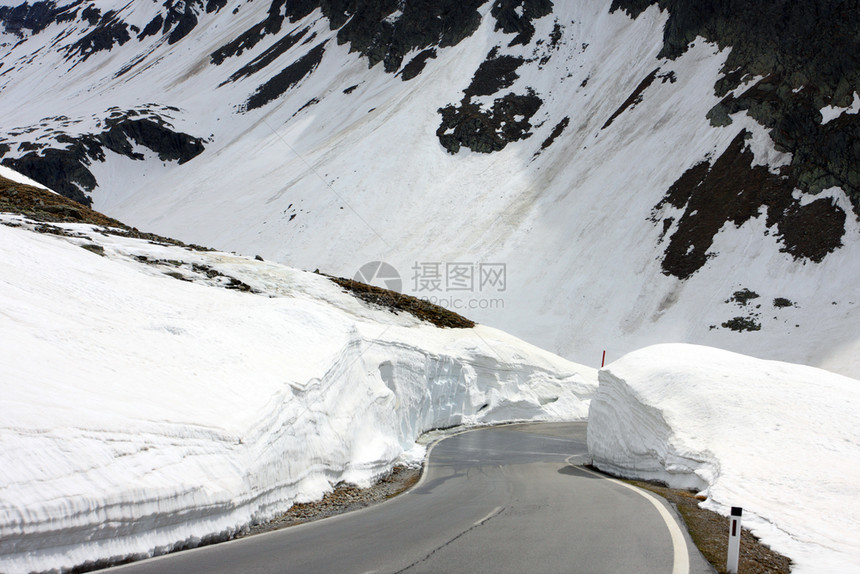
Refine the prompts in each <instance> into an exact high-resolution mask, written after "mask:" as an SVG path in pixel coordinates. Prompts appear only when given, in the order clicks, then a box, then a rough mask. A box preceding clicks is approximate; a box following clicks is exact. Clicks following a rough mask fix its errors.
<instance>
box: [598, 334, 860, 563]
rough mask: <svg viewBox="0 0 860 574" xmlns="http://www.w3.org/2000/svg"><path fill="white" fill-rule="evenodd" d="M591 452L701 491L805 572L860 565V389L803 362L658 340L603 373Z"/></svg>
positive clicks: (626, 471) (608, 462) (625, 471)
mask: <svg viewBox="0 0 860 574" xmlns="http://www.w3.org/2000/svg"><path fill="white" fill-rule="evenodd" d="M599 377H600V386H599V388H598V390H597V393H596V394H595V395H594V398H593V399H592V401H591V405H590V408H589V418H588V448H589V451H590V452H591V453H592V455H593V457H594V464H595V465H596V466H597V467H598V468H601V469H603V470H606V471H608V472H611V473H614V474H621V475H624V476H628V477H637V478H644V479H650V480H659V481H662V482H664V483H666V484H669V485H670V486H672V487H675V488H694V489H697V490H699V491H700V492H701V493H702V494H703V495H705V496H707V500H706V501H705V502H704V503H703V505H704V506H705V507H707V508H710V509H712V510H717V511H719V512H721V513H722V514H724V515H728V513H729V510H730V508H731V507H732V506H740V507H742V508H743V524H744V526H746V527H748V528H750V529H751V530H752V532H753V533H754V534H755V535H756V536H758V537H760V538H761V539H762V541H763V542H764V543H765V544H768V545H769V546H771V547H772V548H773V549H774V550H777V551H779V552H781V553H782V554H784V555H786V556H788V557H790V558H791V559H792V561H793V565H792V572H796V573H797V574H803V573H815V572H832V573H834V574H835V573H845V574H849V573H851V572H856V571H857V564H858V563H860V543H858V542H860V503H858V500H857V498H856V497H854V496H853V495H852V494H851V493H854V492H856V491H857V488H858V487H859V486H860V479H858V475H857V472H856V469H857V468H858V466H860V448H858V447H860V444H858V436H860V414H858V409H857V407H858V404H860V388H858V384H857V381H856V380H854V379H849V378H847V377H842V376H839V375H835V374H833V373H829V372H826V371H823V370H820V369H814V368H811V367H807V366H803V365H792V364H788V363H782V362H777V361H762V360H759V359H753V358H751V357H747V356H744V355H739V354H737V353H729V352H726V351H722V350H719V349H713V348H708V347H700V346H696V345H678V344H674V345H655V346H653V347H648V348H646V349H640V350H637V351H634V352H633V353H630V354H628V355H625V356H624V357H622V358H621V359H618V360H617V361H614V362H613V363H611V364H609V365H608V366H607V367H606V368H605V369H602V370H601V371H600V374H599Z"/></svg>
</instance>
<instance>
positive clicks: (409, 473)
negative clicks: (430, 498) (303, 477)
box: [237, 465, 422, 538]
mask: <svg viewBox="0 0 860 574" xmlns="http://www.w3.org/2000/svg"><path fill="white" fill-rule="evenodd" d="M421 472H422V468H420V467H412V466H402V465H401V466H395V467H394V468H393V469H392V470H391V472H390V473H388V474H387V475H385V476H383V477H381V478H380V479H379V480H377V481H376V483H374V484H373V485H372V486H370V487H368V488H359V487H357V486H355V485H353V484H346V483H340V484H337V485H336V486H335V487H334V490H332V491H331V492H329V493H328V494H326V495H325V496H323V498H322V500H319V501H316V502H304V503H299V504H294V505H293V506H292V507H290V509H289V510H288V511H287V512H285V513H284V514H282V515H280V516H278V517H276V518H273V519H272V520H269V521H268V522H264V523H262V524H257V525H254V526H252V527H251V528H250V529H249V530H248V531H247V532H246V533H244V534H242V535H241V536H238V537H237V538H244V537H245V536H252V535H254V534H260V533H263V532H270V531H272V530H279V529H281V528H287V527H289V526H295V525H297V524H303V523H305V522H313V521H314V520H321V519H323V518H328V517H330V516H335V515H337V514H343V513H344V512H351V511H353V510H359V509H361V508H367V507H368V506H372V505H374V504H379V503H380V502H385V501H386V500H388V499H389V498H392V497H394V496H397V495H398V494H400V493H401V492H403V491H405V490H407V489H409V488H411V487H412V486H413V485H414V484H415V483H417V482H418V480H419V479H420V478H421Z"/></svg>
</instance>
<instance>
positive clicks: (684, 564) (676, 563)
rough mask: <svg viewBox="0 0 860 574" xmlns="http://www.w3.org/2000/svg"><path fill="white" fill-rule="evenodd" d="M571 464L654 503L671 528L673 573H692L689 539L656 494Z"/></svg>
mask: <svg viewBox="0 0 860 574" xmlns="http://www.w3.org/2000/svg"><path fill="white" fill-rule="evenodd" d="M571 466H575V467H576V468H578V469H579V470H581V471H583V472H587V473H588V474H592V475H594V476H597V477H599V478H602V479H604V480H608V481H610V482H614V483H615V484H618V485H620V486H623V487H624V488H629V489H630V490H632V491H633V492H635V493H637V494H639V495H641V496H643V497H644V498H645V499H647V500H648V502H650V503H651V504H653V505H654V508H656V509H657V512H659V513H660V516H661V517H662V518H663V522H665V523H666V527H667V528H668V529H669V536H671V538H672V548H673V549H674V557H673V560H672V574H689V573H690V554H689V552H688V550H687V540H686V539H685V538H684V533H683V532H681V528H680V527H679V526H678V523H677V522H675V519H674V518H673V517H672V515H671V514H669V511H668V510H666V507H665V506H663V505H662V504H660V501H658V500H657V499H656V498H654V496H652V495H651V494H650V493H648V492H645V491H644V490H642V489H639V488H636V487H635V486H632V485H630V484H627V483H626V482H621V481H620V480H615V479H614V478H610V477H608V476H604V475H602V474H598V473H596V472H593V471H591V470H588V469H587V468H584V467H582V466H580V465H577V464H572V465H571Z"/></svg>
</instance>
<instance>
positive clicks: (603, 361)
mask: <svg viewBox="0 0 860 574" xmlns="http://www.w3.org/2000/svg"><path fill="white" fill-rule="evenodd" d="M605 364H606V351H605V350H604V351H603V359H601V360H600V368H601V369H602V368H603V365H605Z"/></svg>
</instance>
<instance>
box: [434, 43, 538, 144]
mask: <svg viewBox="0 0 860 574" xmlns="http://www.w3.org/2000/svg"><path fill="white" fill-rule="evenodd" d="M524 61H525V60H523V59H522V58H520V57H514V56H504V55H503V56H500V55H498V50H497V49H493V50H492V51H490V53H489V54H487V59H486V60H484V62H483V63H481V65H480V66H479V67H478V70H477V71H476V72H475V75H474V76H473V77H472V81H471V83H470V84H469V86H468V87H467V88H466V89H465V90H464V91H463V93H464V96H463V99H462V100H461V101H460V103H459V105H452V104H449V105H447V106H445V107H444V108H440V109H439V114H440V115H441V116H442V122H441V124H440V126H439V129H437V130H436V136H437V137H438V138H439V142H440V143H441V144H442V146H443V147H444V148H445V149H446V150H448V152H450V153H457V152H459V151H460V148H461V147H463V146H465V147H467V148H469V149H471V150H472V151H476V152H480V153H491V152H495V151H499V150H502V149H504V148H505V146H507V145H508V143H510V142H514V141H518V140H521V139H525V138H528V137H530V136H531V131H530V130H531V128H532V125H531V123H530V120H531V118H532V116H534V115H535V113H536V112H537V111H538V109H539V108H540V107H541V105H542V104H543V101H542V100H541V99H540V98H539V97H538V96H537V95H536V94H535V93H534V92H533V91H532V90H530V89H529V90H527V93H526V94H523V95H518V94H514V93H509V94H506V95H504V96H501V97H499V98H496V99H495V100H494V101H493V105H492V107H491V108H489V109H487V108H485V107H483V106H482V105H480V104H477V103H475V102H474V101H473V98H476V97H479V96H491V95H493V94H496V93H498V92H500V91H502V90H504V89H506V88H509V87H511V86H512V85H513V84H514V82H515V81H516V80H517V79H518V78H519V75H518V74H517V68H519V67H520V66H521V65H522V64H523V62H524Z"/></svg>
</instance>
